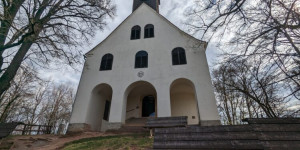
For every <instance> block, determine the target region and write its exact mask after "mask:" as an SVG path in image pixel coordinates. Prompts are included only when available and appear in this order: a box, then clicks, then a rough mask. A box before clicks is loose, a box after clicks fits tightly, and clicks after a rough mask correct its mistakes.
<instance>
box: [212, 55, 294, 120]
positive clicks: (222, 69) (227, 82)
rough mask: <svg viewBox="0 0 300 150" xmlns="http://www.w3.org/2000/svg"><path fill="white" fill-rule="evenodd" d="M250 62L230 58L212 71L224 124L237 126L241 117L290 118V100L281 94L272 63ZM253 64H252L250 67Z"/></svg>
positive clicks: (277, 74)
mask: <svg viewBox="0 0 300 150" xmlns="http://www.w3.org/2000/svg"><path fill="white" fill-rule="evenodd" d="M258 60H261V61H256V62H253V61H251V60H249V58H248V57H245V58H241V57H239V58H238V59H237V58H234V59H229V60H227V61H225V62H223V63H222V64H221V65H219V66H218V67H217V68H216V69H215V70H214V71H213V77H214V78H213V85H214V87H215V92H216V96H217V99H218V101H219V105H218V106H219V110H220V112H221V114H222V118H223V121H224V123H225V124H240V123H241V120H242V119H244V118H259V117H267V118H277V117H290V116H294V115H295V114H296V113H297V110H293V112H291V111H290V110H289V107H290V106H291V104H292V99H291V98H290V96H289V94H287V93H284V92H282V91H285V90H284V89H285V88H287V87H286V84H285V82H282V80H281V78H280V75H281V72H278V70H277V68H276V65H275V64H269V63H268V62H265V61H263V60H262V59H258ZM253 63H255V64H253Z"/></svg>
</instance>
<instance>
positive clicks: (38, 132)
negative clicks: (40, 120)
mask: <svg viewBox="0 0 300 150" xmlns="http://www.w3.org/2000/svg"><path fill="white" fill-rule="evenodd" d="M40 129H41V125H39V129H38V131H37V135H39V134H40Z"/></svg>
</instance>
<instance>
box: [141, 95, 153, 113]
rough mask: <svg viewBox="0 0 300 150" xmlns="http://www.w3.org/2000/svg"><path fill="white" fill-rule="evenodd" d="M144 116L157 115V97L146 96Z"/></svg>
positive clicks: (143, 102) (143, 104)
mask: <svg viewBox="0 0 300 150" xmlns="http://www.w3.org/2000/svg"><path fill="white" fill-rule="evenodd" d="M142 117H155V97H154V96H152V95H150V96H145V97H144V98H143V101H142Z"/></svg>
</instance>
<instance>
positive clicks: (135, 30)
mask: <svg viewBox="0 0 300 150" xmlns="http://www.w3.org/2000/svg"><path fill="white" fill-rule="evenodd" d="M140 38H141V27H140V26H138V25H136V26H134V27H132V28H131V40H135V39H140Z"/></svg>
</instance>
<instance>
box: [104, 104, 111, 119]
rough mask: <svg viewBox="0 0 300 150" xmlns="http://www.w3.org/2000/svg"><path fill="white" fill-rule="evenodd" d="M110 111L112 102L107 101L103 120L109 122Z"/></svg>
mask: <svg viewBox="0 0 300 150" xmlns="http://www.w3.org/2000/svg"><path fill="white" fill-rule="evenodd" d="M109 110H110V101H106V102H105V108H104V115H103V120H106V121H108V116H109Z"/></svg>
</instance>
